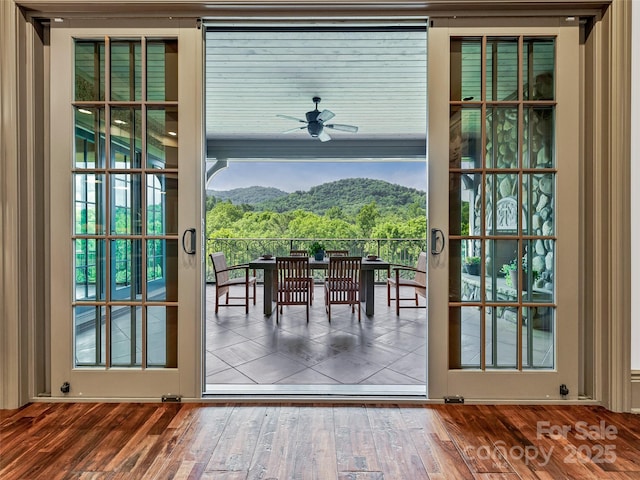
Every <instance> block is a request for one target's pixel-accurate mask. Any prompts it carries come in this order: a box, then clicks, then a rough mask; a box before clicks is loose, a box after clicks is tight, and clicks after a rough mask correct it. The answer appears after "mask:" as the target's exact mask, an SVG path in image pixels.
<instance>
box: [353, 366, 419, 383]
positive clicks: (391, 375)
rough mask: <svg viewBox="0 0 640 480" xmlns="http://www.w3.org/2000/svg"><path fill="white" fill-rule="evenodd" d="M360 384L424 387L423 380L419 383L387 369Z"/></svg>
mask: <svg viewBox="0 0 640 480" xmlns="http://www.w3.org/2000/svg"><path fill="white" fill-rule="evenodd" d="M360 383H361V384H366V385H424V380H423V381H419V380H416V379H415V378H411V377H408V376H406V375H403V374H401V373H398V372H395V371H393V370H391V369H389V368H385V369H382V370H380V371H379V372H376V373H374V374H373V375H371V376H370V377H368V378H366V379H365V380H363V381H362V382H360Z"/></svg>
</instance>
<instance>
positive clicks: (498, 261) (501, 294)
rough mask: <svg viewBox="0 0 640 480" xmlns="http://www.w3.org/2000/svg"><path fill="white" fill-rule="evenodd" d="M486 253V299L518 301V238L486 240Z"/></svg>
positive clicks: (490, 300) (492, 300)
mask: <svg viewBox="0 0 640 480" xmlns="http://www.w3.org/2000/svg"><path fill="white" fill-rule="evenodd" d="M485 255H486V262H485V276H486V278H485V289H486V300H487V301H488V302H498V301H500V302H517V300H518V297H517V291H516V290H515V289H516V288H517V286H516V285H515V284H516V283H517V281H518V277H517V275H518V262H517V260H516V259H517V258H518V240H485ZM512 271H514V272H513V273H511V272H512Z"/></svg>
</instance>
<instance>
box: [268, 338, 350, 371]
mask: <svg viewBox="0 0 640 480" xmlns="http://www.w3.org/2000/svg"><path fill="white" fill-rule="evenodd" d="M298 338H300V341H297V342H290V343H287V344H282V345H280V348H278V352H280V353H282V354H283V355H286V356H287V357H291V358H292V359H293V360H295V361H297V362H300V363H302V364H303V365H305V366H307V367H311V366H313V365H316V364H318V363H320V362H322V361H324V360H326V359H327V358H331V357H334V356H336V355H338V354H339V353H340V350H338V349H336V348H332V347H331V346H329V345H327V344H326V343H319V342H314V341H313V340H308V339H306V338H302V337H298Z"/></svg>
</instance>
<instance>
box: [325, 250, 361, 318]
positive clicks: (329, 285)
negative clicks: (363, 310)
mask: <svg viewBox="0 0 640 480" xmlns="http://www.w3.org/2000/svg"><path fill="white" fill-rule="evenodd" d="M361 267H362V258H361V257H329V265H328V268H327V277H326V279H325V282H324V285H325V293H324V295H325V298H324V300H325V306H326V310H327V314H328V316H329V321H331V305H332V304H343V305H344V304H346V305H351V311H352V312H353V311H355V307H356V306H357V307H358V321H360V272H361Z"/></svg>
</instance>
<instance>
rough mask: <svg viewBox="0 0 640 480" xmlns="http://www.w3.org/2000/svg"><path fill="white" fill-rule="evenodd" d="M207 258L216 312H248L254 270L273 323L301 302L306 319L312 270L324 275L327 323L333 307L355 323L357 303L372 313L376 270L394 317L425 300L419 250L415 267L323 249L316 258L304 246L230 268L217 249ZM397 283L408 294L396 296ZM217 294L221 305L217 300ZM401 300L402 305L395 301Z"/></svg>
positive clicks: (253, 290)
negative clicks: (352, 315)
mask: <svg viewBox="0 0 640 480" xmlns="http://www.w3.org/2000/svg"><path fill="white" fill-rule="evenodd" d="M209 257H210V259H211V262H212V264H213V269H214V272H215V282H216V302H215V313H216V314H217V313H218V310H219V307H221V306H225V307H226V306H228V307H236V306H240V307H244V308H245V312H246V313H249V304H250V301H251V300H252V301H253V304H254V305H255V303H256V284H257V276H256V270H263V271H264V281H263V289H264V291H263V298H264V310H263V311H264V315H265V316H270V315H272V313H273V304H274V303H275V304H276V322H278V321H279V316H280V315H281V314H282V313H283V308H282V307H283V306H285V305H300V306H305V307H306V310H307V311H306V313H307V322H308V321H309V308H310V307H311V306H312V305H313V302H314V287H315V284H316V280H315V278H314V275H313V271H316V270H320V271H322V273H323V275H324V277H323V279H322V286H323V290H324V305H325V310H326V312H327V316H328V320H329V322H331V309H332V306H333V305H348V306H350V307H351V310H352V312H353V313H355V312H356V310H357V313H358V321H360V319H361V304H364V312H365V315H367V316H372V315H374V292H375V272H376V271H382V272H386V276H387V279H386V286H387V305H388V306H391V302H392V301H394V302H395V307H396V314H397V315H399V314H400V308H416V307H420V305H419V302H418V296H422V297H423V298H425V299H426V288H427V287H426V266H427V265H426V263H427V261H426V253H425V252H421V253H420V255H419V256H418V262H417V264H416V265H415V266H408V265H395V264H391V263H389V262H387V261H385V260H383V259H382V258H380V257H378V256H376V255H368V256H366V257H361V256H352V255H350V254H349V251H348V250H328V251H325V255H324V257H322V259H317V257H310V256H309V255H308V253H307V251H306V250H291V251H290V252H289V255H288V256H277V257H274V256H272V255H268V254H265V255H262V256H260V257H258V258H256V259H254V260H252V261H250V262H249V263H246V264H242V265H233V266H228V265H227V262H226V258H225V255H224V253H222V252H216V253H212V254H210V255H209ZM232 287H233V288H234V291H233V292H232V290H231V289H232ZM401 287H410V288H411V289H412V290H413V295H411V296H404V297H402V296H401V291H400V289H401ZM240 291H242V294H240V293H239V292H240ZM405 295H406V294H405ZM223 296H224V303H221V302H220V298H221V297H223ZM230 299H232V300H242V303H240V302H230V301H229V300H230ZM401 301H404V303H402V304H401ZM406 301H409V303H407V302H406ZM423 307H424V305H423Z"/></svg>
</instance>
